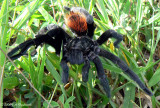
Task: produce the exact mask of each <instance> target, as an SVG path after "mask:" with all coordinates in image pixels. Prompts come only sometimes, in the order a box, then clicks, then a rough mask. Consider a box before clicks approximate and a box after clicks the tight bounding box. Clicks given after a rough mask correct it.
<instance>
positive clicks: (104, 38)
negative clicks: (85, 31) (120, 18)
mask: <svg viewBox="0 0 160 108" xmlns="http://www.w3.org/2000/svg"><path fill="white" fill-rule="evenodd" d="M108 38H115V39H116V41H115V42H114V46H115V47H116V48H118V47H119V46H118V44H119V43H120V42H121V41H122V40H123V36H122V35H120V34H118V33H117V32H115V31H114V30H107V31H105V32H104V33H103V34H102V35H101V36H100V37H99V38H98V39H97V40H96V41H97V43H98V44H99V45H102V44H103V43H104V42H106V41H107V40H108Z"/></svg>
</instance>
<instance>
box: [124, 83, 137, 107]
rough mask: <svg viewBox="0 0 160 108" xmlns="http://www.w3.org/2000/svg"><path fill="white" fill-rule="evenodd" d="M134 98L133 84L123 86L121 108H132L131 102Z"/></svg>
mask: <svg viewBox="0 0 160 108" xmlns="http://www.w3.org/2000/svg"><path fill="white" fill-rule="evenodd" d="M134 98H135V86H134V85H133V84H129V85H128V86H127V87H126V88H125V96H124V101H123V106H122V108H133V103H132V101H133V102H134Z"/></svg>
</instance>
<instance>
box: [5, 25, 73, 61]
mask: <svg viewBox="0 0 160 108" xmlns="http://www.w3.org/2000/svg"><path fill="white" fill-rule="evenodd" d="M35 37H36V38H34V39H31V40H27V41H25V42H23V43H21V44H20V45H18V46H17V47H16V48H14V49H12V50H11V51H10V52H9V53H8V56H9V57H10V58H11V59H12V60H15V59H17V58H19V57H20V56H22V55H25V54H26V52H27V50H28V49H29V47H31V46H32V45H35V46H36V48H37V47H38V46H39V45H40V44H42V43H47V44H49V45H51V46H52V47H54V48H55V50H56V54H60V51H61V46H62V41H63V44H65V43H66V42H67V41H69V40H70V39H71V37H70V36H69V35H68V34H67V33H66V32H65V31H64V30H63V29H62V28H61V27H59V26H57V25H55V24H49V25H48V26H47V27H44V28H43V29H41V30H40V31H39V32H38V35H36V36H35ZM18 51H19V53H18ZM16 53H17V54H16Z"/></svg>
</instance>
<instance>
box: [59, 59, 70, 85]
mask: <svg viewBox="0 0 160 108" xmlns="http://www.w3.org/2000/svg"><path fill="white" fill-rule="evenodd" d="M61 68H62V82H63V83H64V84H66V83H67V82H68V77H69V73H68V72H69V68H68V66H67V61H66V60H64V59H62V60H61Z"/></svg>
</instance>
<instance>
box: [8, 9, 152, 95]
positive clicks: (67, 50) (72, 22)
mask: <svg viewBox="0 0 160 108" xmlns="http://www.w3.org/2000/svg"><path fill="white" fill-rule="evenodd" d="M64 8H65V9H66V10H67V11H69V14H68V15H67V16H66V18H65V23H66V25H67V26H68V27H69V28H70V29H71V30H72V32H74V33H75V34H76V35H77V36H76V37H71V36H69V35H68V34H67V33H66V32H65V31H64V30H63V29H62V28H61V27H59V26H58V25H55V24H49V25H48V26H47V27H45V28H43V29H41V30H40V31H39V32H38V34H37V35H36V38H34V39H31V40H27V41H25V42H23V43H21V44H20V45H19V46H17V47H16V48H14V49H13V50H11V51H10V52H9V53H8V56H9V57H10V58H11V59H12V60H15V59H17V58H19V57H20V56H22V55H25V54H26V51H27V50H28V48H29V47H30V46H32V45H35V46H36V47H37V46H39V45H40V44H41V43H46V44H49V45H51V46H52V47H54V48H55V50H56V54H60V52H61V46H62V45H63V46H62V51H63V58H62V60H61V63H60V65H61V68H62V70H63V72H62V81H63V83H64V84H65V83H67V81H68V77H69V73H68V72H69V68H68V66H67V62H69V63H71V64H82V63H84V66H83V68H82V80H83V81H84V82H87V80H88V72H89V69H90V61H92V62H93V63H94V64H95V66H96V69H97V74H98V77H99V80H100V84H101V85H102V86H103V88H104V91H105V92H106V93H107V95H108V97H111V94H110V88H109V83H108V80H107V78H106V75H105V72H104V69H103V66H102V63H101V61H100V59H99V56H102V57H105V58H107V59H109V60H110V61H112V62H113V63H115V64H117V65H118V66H119V67H120V68H121V69H122V70H123V71H124V72H125V73H126V74H127V75H128V76H130V78H131V79H133V80H134V81H135V82H136V83H137V84H138V85H139V86H140V87H141V89H143V91H144V92H146V94H148V95H149V96H152V95H153V94H152V92H151V91H150V90H149V89H148V88H147V87H146V86H145V85H144V84H143V83H142V81H141V80H140V79H139V77H138V76H137V75H136V74H135V73H134V72H133V71H132V70H131V69H130V68H129V67H128V66H127V65H126V64H125V63H124V62H123V61H122V60H121V59H119V58H118V57H117V56H115V55H114V54H112V53H110V52H108V51H106V50H104V49H101V48H100V47H99V45H102V44H103V43H104V42H106V41H107V40H108V38H115V39H116V41H115V42H114V46H115V47H116V48H118V44H119V43H120V42H121V41H122V39H123V37H122V35H120V34H118V33H117V32H115V31H114V30H107V31H105V32H104V33H103V34H102V35H101V36H100V37H99V38H98V39H97V40H93V35H94V30H95V26H94V20H93V17H92V16H91V15H90V14H89V13H88V12H87V11H86V10H85V9H83V8H80V7H72V8H69V7H64ZM19 50H20V52H19V53H18V54H14V53H16V52H17V51H19Z"/></svg>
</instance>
